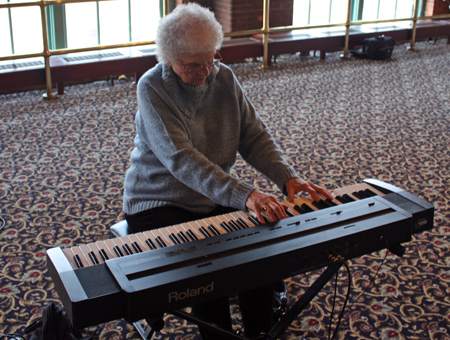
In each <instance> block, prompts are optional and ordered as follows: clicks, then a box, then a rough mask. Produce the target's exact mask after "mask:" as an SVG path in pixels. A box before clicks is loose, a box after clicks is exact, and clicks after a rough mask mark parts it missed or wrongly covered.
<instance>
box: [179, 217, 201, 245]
mask: <svg viewBox="0 0 450 340" xmlns="http://www.w3.org/2000/svg"><path fill="white" fill-rule="evenodd" d="M180 226H181V227H182V228H183V229H184V231H185V233H186V235H187V236H188V237H189V239H190V240H191V241H196V240H200V239H202V238H204V236H202V235H200V234H199V232H198V228H199V226H198V224H197V223H196V222H195V221H192V222H188V223H181V224H180Z"/></svg>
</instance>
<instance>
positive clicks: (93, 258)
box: [89, 251, 100, 264]
mask: <svg viewBox="0 0 450 340" xmlns="http://www.w3.org/2000/svg"><path fill="white" fill-rule="evenodd" d="M89 258H90V259H91V261H92V264H99V263H100V262H98V259H97V256H95V254H94V252H93V251H90V252H89Z"/></svg>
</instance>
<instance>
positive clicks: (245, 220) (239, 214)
mask: <svg viewBox="0 0 450 340" xmlns="http://www.w3.org/2000/svg"><path fill="white" fill-rule="evenodd" d="M230 215H231V216H233V217H234V218H235V219H236V220H237V221H238V222H239V224H240V225H242V226H243V227H244V228H251V227H254V226H255V225H256V224H255V223H253V222H252V221H251V220H250V219H249V217H248V216H249V215H248V214H246V213H244V212H243V211H241V210H239V211H234V212H232V213H231V214H230Z"/></svg>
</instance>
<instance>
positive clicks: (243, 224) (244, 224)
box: [237, 218, 250, 229]
mask: <svg viewBox="0 0 450 340" xmlns="http://www.w3.org/2000/svg"><path fill="white" fill-rule="evenodd" d="M237 221H238V223H239V224H240V226H241V227H242V228H244V229H247V228H250V227H249V226H248V224H247V223H245V222H244V220H243V219H242V218H238V219H237Z"/></svg>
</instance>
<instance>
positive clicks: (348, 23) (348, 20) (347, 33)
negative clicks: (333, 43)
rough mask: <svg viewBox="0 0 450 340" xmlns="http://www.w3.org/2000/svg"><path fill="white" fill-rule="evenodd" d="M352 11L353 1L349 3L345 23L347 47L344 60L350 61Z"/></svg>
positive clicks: (349, 0)
mask: <svg viewBox="0 0 450 340" xmlns="http://www.w3.org/2000/svg"><path fill="white" fill-rule="evenodd" d="M351 10H352V0H348V3H347V20H346V21H345V46H344V55H343V56H342V57H343V59H348V49H349V43H350V17H351V15H350V14H351Z"/></svg>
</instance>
